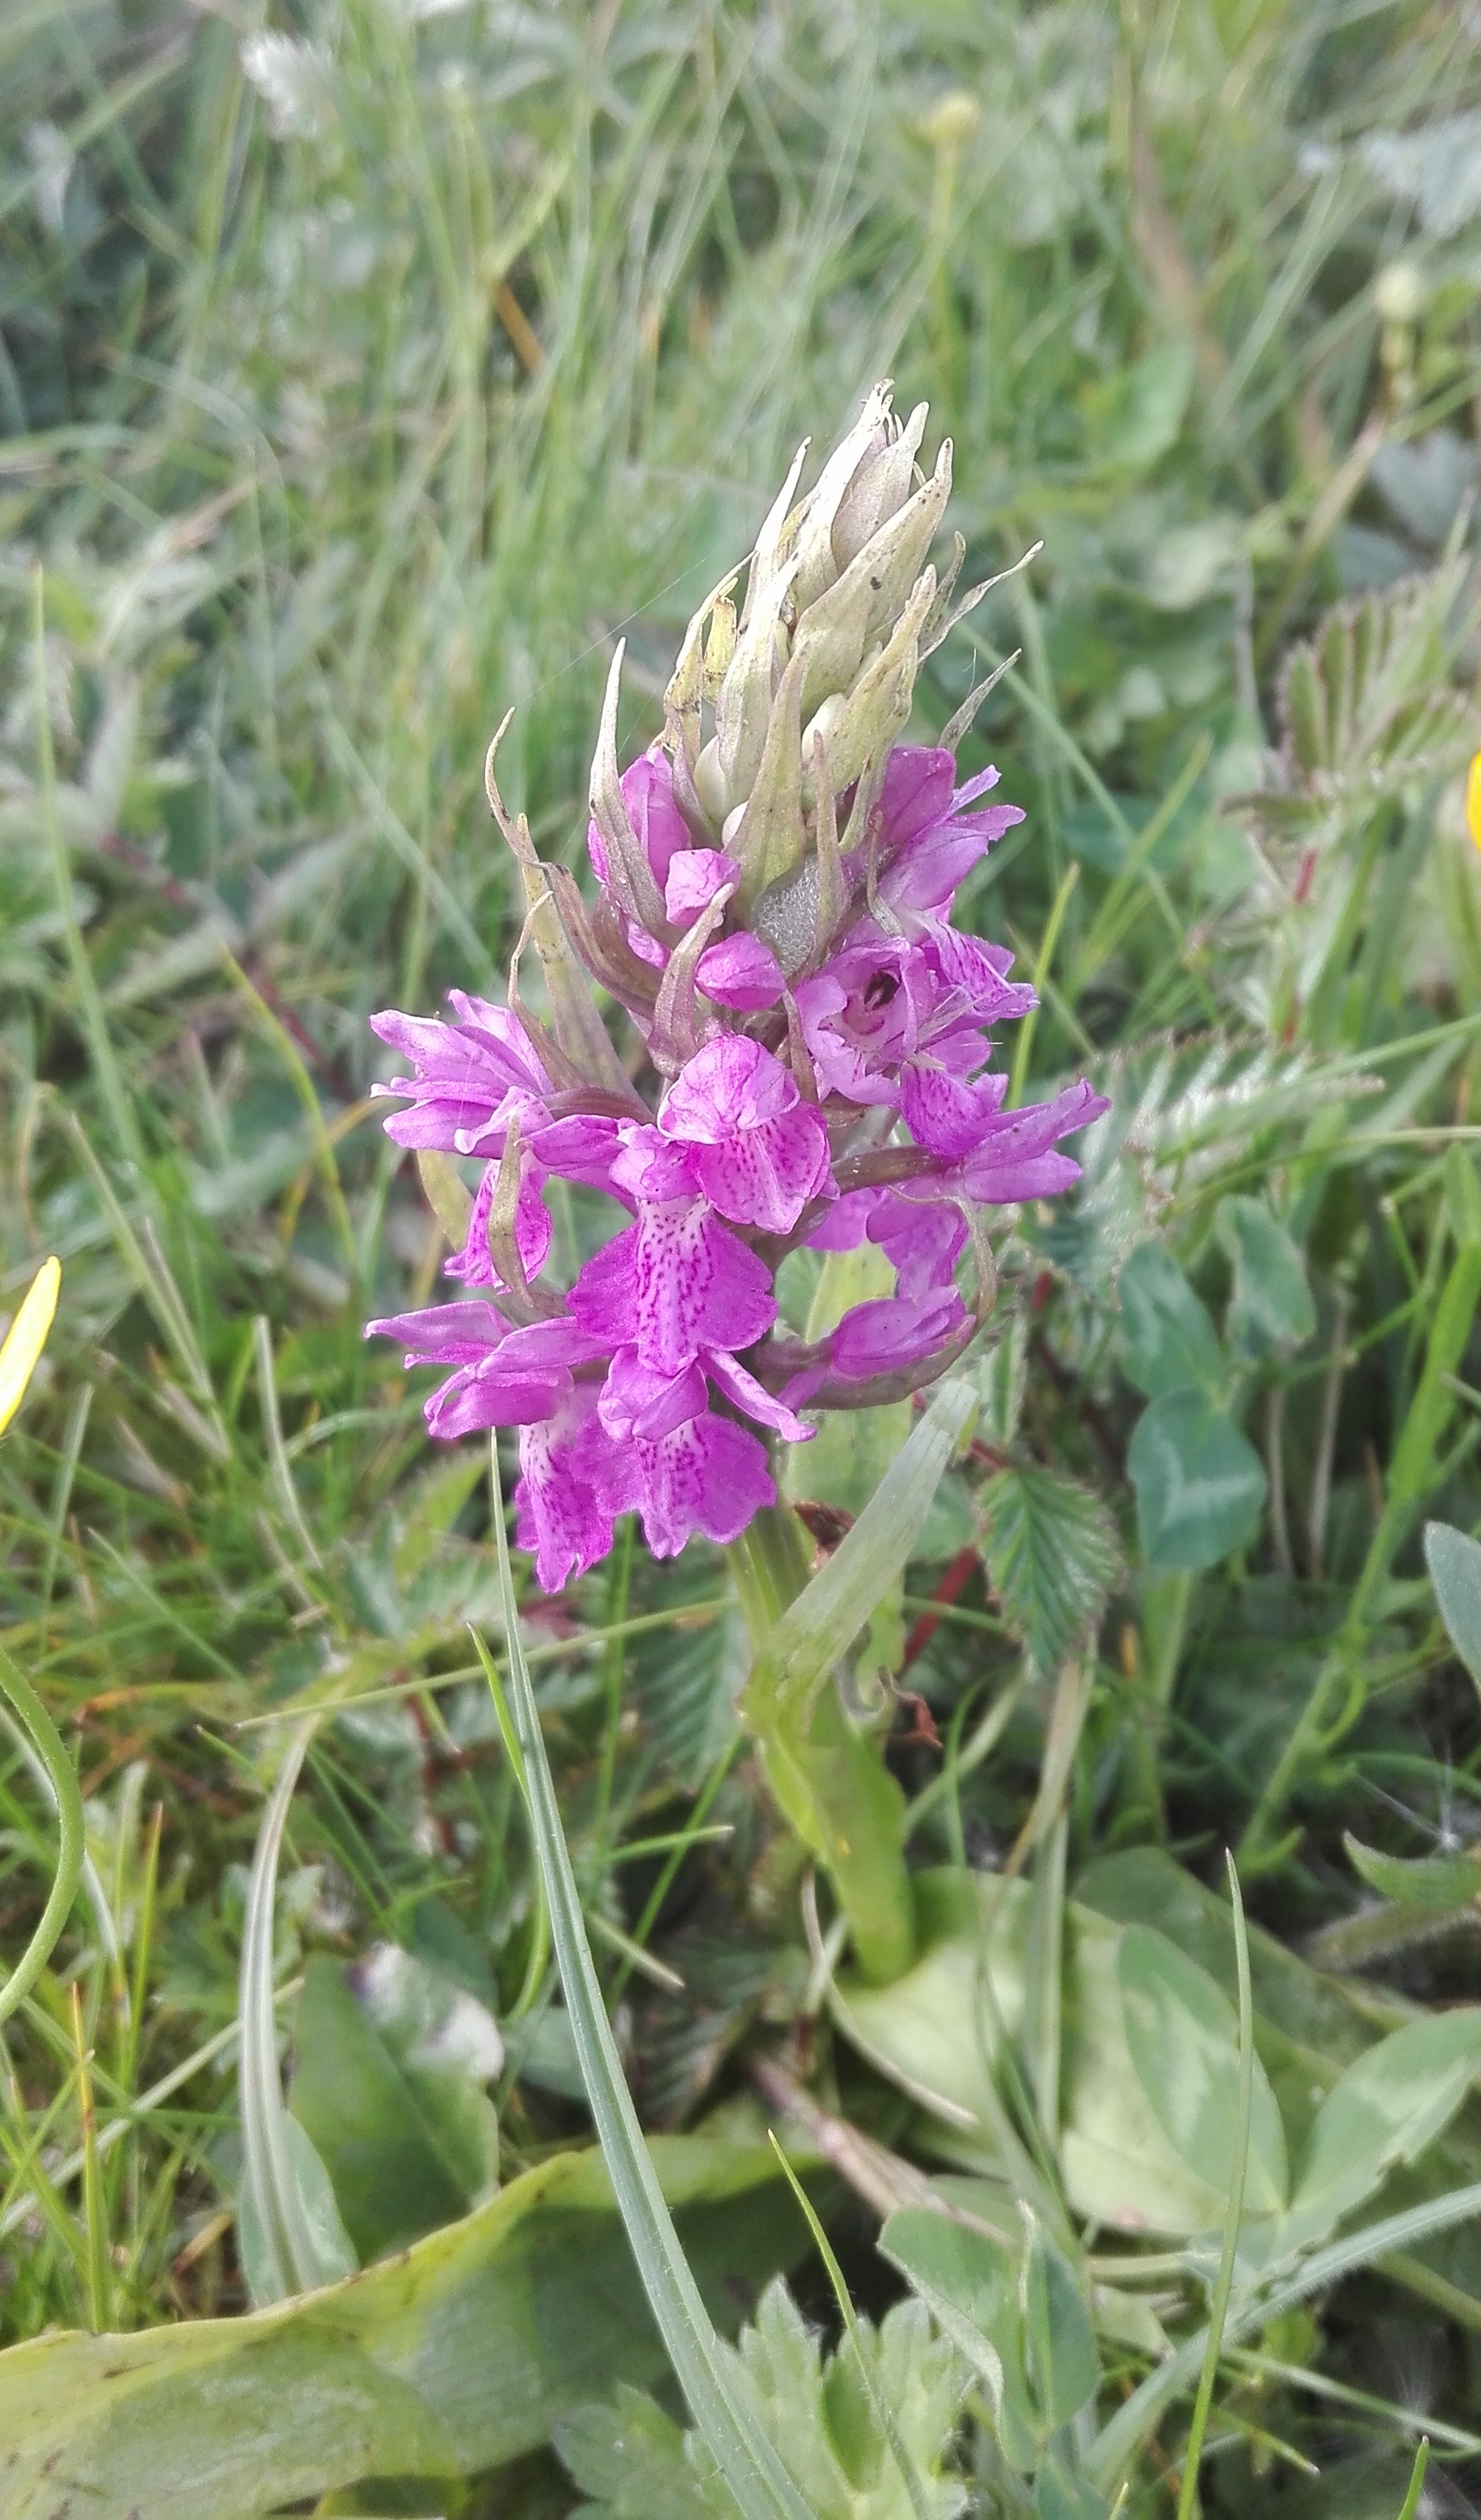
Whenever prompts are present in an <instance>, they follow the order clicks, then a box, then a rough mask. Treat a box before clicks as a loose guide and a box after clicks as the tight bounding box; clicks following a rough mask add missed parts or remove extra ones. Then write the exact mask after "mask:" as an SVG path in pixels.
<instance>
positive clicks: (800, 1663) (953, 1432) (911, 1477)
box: [746, 1382, 975, 1734]
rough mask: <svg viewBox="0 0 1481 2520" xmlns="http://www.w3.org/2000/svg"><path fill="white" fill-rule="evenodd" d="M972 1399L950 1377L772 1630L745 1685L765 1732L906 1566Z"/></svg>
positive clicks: (812, 1684)
mask: <svg viewBox="0 0 1481 2520" xmlns="http://www.w3.org/2000/svg"><path fill="white" fill-rule="evenodd" d="M974 1406H975V1403H974V1397H973V1394H972V1392H971V1390H970V1388H969V1387H968V1385H967V1384H966V1383H964V1382H945V1383H943V1384H942V1386H941V1388H940V1390H939V1391H938V1392H937V1394H936V1396H935V1398H934V1400H933V1401H932V1403H931V1406H930V1408H929V1409H928V1410H927V1412H926V1414H925V1416H924V1417H923V1418H920V1419H919V1421H918V1422H917V1424H916V1425H915V1426H914V1428H913V1429H912V1431H911V1434H910V1437H909V1441H908V1442H907V1443H906V1444H905V1445H904V1446H903V1448H902V1451H901V1452H900V1453H899V1454H897V1456H896V1458H895V1460H894V1461H893V1462H892V1463H891V1464H890V1467H889V1469H888V1471H887V1472H886V1474H885V1476H884V1478H883V1480H882V1481H881V1483H880V1485H879V1487H878V1488H877V1489H876V1491H875V1493H874V1495H873V1496H872V1497H871V1499H870V1500H869V1503H868V1505H867V1506H866V1507H865V1508H864V1510H863V1512H862V1513H861V1514H860V1515H859V1517H858V1519H857V1521H856V1523H855V1525H854V1528H853V1530H852V1531H850V1532H848V1533H846V1534H845V1537H844V1538H843V1540H842V1541H841V1542H840V1543H839V1546H838V1547H837V1549H835V1551H834V1552H833V1554H832V1556H831V1557H830V1558H829V1559H828V1560H827V1562H826V1564H825V1565H823V1566H822V1567H821V1568H820V1569H819V1571H818V1573H817V1574H816V1575H814V1576H813V1578H812V1581H811V1582H810V1584H808V1585H807V1586H805V1588H804V1590H803V1591H802V1592H801V1593H800V1594H799V1595H798V1597H797V1598H796V1600H795V1601H794V1602H793V1603H792V1606H791V1608H790V1609H789V1610H788V1611H787V1612H786V1613H785V1615H784V1617H782V1618H781V1619H780V1620H779V1621H778V1622H777V1625H776V1626H775V1627H774V1628H773V1630H772V1632H771V1635H770V1638H769V1640H768V1642H767V1643H766V1644H765V1645H764V1646H763V1647H762V1649H761V1650H760V1651H759V1652H758V1654H757V1657H756V1662H755V1665H754V1667H753V1669H752V1674H751V1679H750V1681H749V1683H748V1685H747V1689H746V1701H747V1705H748V1707H749V1708H750V1709H752V1710H753V1711H754V1712H758V1713H760V1714H761V1716H762V1718H763V1720H762V1721H761V1722H759V1723H758V1726H757V1729H758V1730H759V1731H763V1732H765V1733H768V1734H769V1733H770V1732H771V1731H772V1730H773V1729H774V1726H773V1721H771V1720H768V1719H770V1718H771V1717H773V1716H774V1713H775V1712H777V1711H780V1710H786V1712H787V1713H788V1715H789V1716H791V1715H801V1714H802V1713H803V1712H804V1711H805V1710H806V1709H807V1708H808V1707H809V1706H810V1703H811V1701H812V1699H813V1698H814V1697H815V1696H816V1693H817V1690H818V1689H819V1688H820V1687H821V1686H822V1683H823V1682H824V1680H825V1679H826V1678H827V1676H828V1674H829V1673H830V1672H831V1671H832V1670H833V1667H834V1665H835V1664H836V1663H837V1662H838V1661H839V1660H840V1658H841V1656H843V1655H844V1654H846V1653H847V1652H848V1650H849V1647H850V1646H851V1645H852V1643H854V1640H855V1638H856V1636H857V1635H858V1633H859V1630H860V1629H861V1628H862V1627H863V1626H864V1625H865V1623H866V1621H867V1620H868V1619H869V1617H870V1616H871V1614H872V1612H873V1611H874V1609H875V1607H876V1606H877V1604H878V1603H879V1602H880V1601H882V1600H883V1599H884V1598H885V1596H886V1594H887V1593H888V1592H889V1589H890V1587H891V1585H892V1584H893V1583H894V1582H895V1580H896V1578H897V1577H898V1576H899V1575H900V1574H901V1573H902V1570H903V1568H904V1566H905V1564H906V1562H907V1560H908V1558H909V1555H910V1552H911V1550H912V1549H913V1548H914V1545H915V1542H916V1539H917V1537H918V1535H919V1533H920V1531H921V1528H922V1526H923V1524H924V1522H925V1519H926V1515H927V1513H928V1512H929V1511H930V1507H931V1500H932V1498H933V1497H934V1496H935V1494H936V1490H937V1486H938V1484H939V1482H940V1480H941V1476H942V1473H943V1471H944V1470H945V1469H946V1467H947V1465H948V1463H949V1461H950V1459H951V1456H952V1454H953V1453H954V1452H955V1450H956V1447H957V1445H958V1444H959V1442H960V1441H961V1438H962V1436H963V1434H964V1433H965V1431H966V1428H967V1425H968V1423H969V1421H970V1419H971V1416H972V1412H973V1408H974Z"/></svg>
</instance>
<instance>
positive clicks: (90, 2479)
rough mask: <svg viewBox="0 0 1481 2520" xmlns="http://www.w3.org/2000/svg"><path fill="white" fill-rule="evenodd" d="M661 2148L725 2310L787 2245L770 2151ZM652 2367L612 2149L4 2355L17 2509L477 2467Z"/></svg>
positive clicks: (666, 2176) (699, 2274)
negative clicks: (157, 2317) (370, 2235)
mask: <svg viewBox="0 0 1481 2520" xmlns="http://www.w3.org/2000/svg"><path fill="white" fill-rule="evenodd" d="M289 2124H290V2126H292V2124H293V2121H292V2120H290V2121H289ZM652 2160H653V2165H654V2169H655V2173H656V2175H657V2177H658V2178H659V2179H660V2180H661V2182H662V2184H663V2190H664V2193H665V2195H666V2196H667V2197H668V2198H669V2199H670V2201H671V2205H672V2207H673V2209H674V2212H675V2214H676V2216H677V2219H678V2228H679V2231H680V2236H681V2239H682V2242H683V2245H684V2249H685V2252H686V2255H687V2257H688V2260H689V2263H690V2265H691V2266H692V2268H693V2270H694V2273H695V2277H696V2280H697V2281H698V2282H699V2284H700V2286H701V2288H702V2290H703V2293H704V2296H705V2299H706V2300H707V2302H708V2303H709V2304H710V2305H711V2307H712V2310H713V2313H714V2316H715V2317H716V2318H720V2319H728V2320H733V2319H734V2318H735V2316H736V2298H737V2293H738V2292H739V2293H740V2294H741V2296H742V2297H744V2294H745V2293H746V2291H747V2290H749V2288H751V2287H752V2286H754V2285H755V2284H756V2283H758V2282H759V2281H761V2280H763V2279H764V2277H765V2276H767V2275H768V2274H769V2273H771V2272H772V2270H773V2269H774V2268H776V2267H777V2266H778V2265H782V2264H784V2263H786V2261H787V2260H788V2258H789V2257H790V2256H791V2255H792V2254H793V2253H794V2251H795V2248H796V2242H797V2209H796V2206H795V2205H794V2203H793V2201H792V2198H791V2196H790V2195H789V2194H788V2192H787V2190H786V2188H785V2187H784V2185H783V2184H782V2182H781V2180H780V2179H779V2177H778V2175H777V2169H776V2163H775V2159H774V2157H773V2155H772V2153H771V2151H770V2149H769V2147H768V2146H766V2145H764V2144H733V2143H725V2142H717V2141H714V2140H710V2139H705V2138H656V2139H655V2141H654V2143H653V2146H652ZM664 2361H665V2357H664V2350H663V2345H662V2342H661V2340H660V2338H659V2336H658V2333H657V2331H656V2330H655V2328H654V2327H653V2325H652V2322H651V2321H650V2319H649V2318H648V2316H647V2313H646V2310H645V2308H644V2304H643V2298H642V2292H641V2289H640V2287H639V2285H638V2282H637V2280H636V2277H635V2275H634V2273H633V2269H632V2260H631V2255H630V2252H629V2250H628V2247H627V2241H626V2237H625V2232H624V2230H623V2226H622V2222H621V2219H620V2217H619V2215H618V2214H617V2212H616V2210H615V2207H614V2202H613V2195H612V2184H611V2182H610V2180H609V2179H608V2177H607V2173H606V2170H605V2168H604V2166H603V2163H602V2160H601V2156H600V2155H599V2154H598V2153H597V2152H596V2151H594V2150H592V2151H589V2152H585V2153H561V2154H557V2155H556V2156H555V2157H554V2158H553V2159H552V2160H549V2161H546V2162H542V2163H541V2164H540V2166H539V2168H538V2169H535V2170H531V2171H527V2172H526V2173H525V2174H524V2175H523V2176H522V2177H521V2178H519V2179H516V2180H514V2181H512V2182H511V2183H510V2184H509V2186H507V2187H506V2188H504V2189H503V2190H502V2191H501V2192H500V2193H499V2194H498V2195H497V2196H495V2197H492V2198H491V2199H490V2200H489V2202H488V2203H487V2204H486V2205H484V2206H481V2207H480V2208H479V2210H478V2212H477V2213H475V2214H471V2215H469V2216H468V2217H467V2218H466V2219H465V2220H464V2221H462V2222H460V2223H454V2224H450V2225H448V2226H446V2227H445V2228H443V2229H441V2230H440V2231H435V2232H433V2233H432V2234H431V2235H430V2236H429V2237H428V2238H427V2239H425V2240H420V2241H418V2242H417V2243H416V2245H415V2246H414V2247H413V2248H411V2249H410V2250H408V2251H407V2252H406V2253H405V2254H404V2255H403V2256H399V2257H396V2258H394V2259H392V2260H390V2261H388V2263H386V2264H385V2265H383V2266H378V2267H371V2268H369V2269H368V2270H367V2271H366V2273H363V2274H360V2275H356V2276H354V2277H353V2278H351V2279H350V2280H349V2281H347V2282H342V2283H339V2284H336V2285H334V2286H332V2287H330V2288H329V2289H327V2290H324V2291H320V2292H316V2293H314V2294H312V2295H310V2296H308V2297H307V2298H306V2299H303V2300H301V2301H295V2302H285V2303H279V2304H275V2305H274V2306H273V2307H272V2308H271V2309H269V2310H265V2311H258V2312H255V2313H254V2314H252V2315H250V2316H249V2317H247V2318H231V2319H212V2320H188V2321H184V2322H182V2323H181V2324H179V2325H177V2326H170V2327H153V2328H147V2329H144V2330H142V2331H141V2332H140V2333H138V2334H136V2335H132V2336H98V2337H93V2336H80V2335H51V2336H45V2337H41V2338H38V2339H36V2340H35V2342H33V2343H31V2344H26V2345H19V2346H13V2347H12V2348H11V2349H10V2351H9V2352H8V2353H4V2354H0V2445H3V2447H0V2462H4V2464H3V2465H0V2475H3V2479H4V2508H5V2515H6V2520H55V2514H56V2512H57V2509H58V2506H59V2505H63V2506H66V2505H67V2503H68V2501H69V2499H70V2501H71V2502H72V2504H73V2505H74V2507H75V2508H76V2509H77V2510H78V2511H86V2512H87V2514H88V2520H132V2515H135V2514H139V2513H144V2514H147V2515H148V2520H257V2515H259V2514H262V2513H266V2512H269V2511H276V2510H279V2509H280V2508H282V2507H284V2506H285V2505H291V2504H294V2503H300V2502H304V2501H312V2500H313V2499H314V2498H316V2497H317V2496H319V2495H322V2494H325V2493H327V2492H329V2491H330V2490H331V2489H332V2488H334V2487H336V2486H347V2485H351V2484H353V2483H355V2482H356V2480H358V2479H360V2478H364V2477H367V2476H375V2475H400V2476H404V2475H407V2474H412V2475H425V2476H442V2477H449V2476H460V2475H471V2474H474V2473H476V2472H477V2471H478V2470H480V2469H483V2468H489V2467H495V2466H498V2465H500V2464H502V2463H503V2462H504V2461H505V2460H507V2459H513V2458H518V2457H521V2456H523V2455H524V2454H525V2453H527V2452H529V2451H532V2450H534V2449H536V2448H538V2446H539V2445H540V2444H541V2443H542V2442H544V2441H546V2440H547V2439H548V2438H549V2435H550V2431H551V2428H552V2426H553V2425H554V2424H555V2423H556V2422H557V2421H558V2419H559V2418H560V2417H561V2416H562V2415H563V2414H565V2413H567V2412H568V2411H569V2410H570V2409H571V2408H573V2407H576V2406H579V2405H580V2404H581V2403H582V2401H583V2400H585V2399H588V2398H591V2397H592V2396H594V2395H595V2394H596V2393H597V2392H599V2391H601V2390H604V2389H610V2388H612V2387H613V2386H614V2385H615V2384H616V2383H618V2382H620V2381H629V2382H647V2381H651V2380H654V2379H656V2378H657V2377H658V2376H659V2374H660V2373H661V2371H662V2370H663V2367H664Z"/></svg>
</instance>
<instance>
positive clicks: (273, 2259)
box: [237, 2111, 359, 2304]
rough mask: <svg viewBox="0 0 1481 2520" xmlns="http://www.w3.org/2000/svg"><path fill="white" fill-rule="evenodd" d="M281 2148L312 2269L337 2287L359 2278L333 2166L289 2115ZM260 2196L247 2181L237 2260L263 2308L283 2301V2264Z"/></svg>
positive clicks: (251, 2292) (241, 2199) (240, 2200)
mask: <svg viewBox="0 0 1481 2520" xmlns="http://www.w3.org/2000/svg"><path fill="white" fill-rule="evenodd" d="M279 2143H280V2145H281V2152H282V2163H283V2173H284V2176H285V2177H286V2178H287V2179H289V2180H291V2181H292V2183H293V2194H294V2213H295V2215H296V2217H297V2218H298V2220H299V2223H300V2225H301V2231H302V2244H303V2247H304V2248H305V2249H306V2251H307V2252H308V2253H309V2260H310V2263H311V2264H312V2265H313V2266H315V2267H317V2268H318V2269H320V2270H321V2271H322V2272H321V2275H320V2280H321V2281H322V2282H325V2283H332V2282H333V2281H334V2280H335V2278H336V2277H337V2276H341V2275H348V2274H353V2273H354V2270H355V2268H356V2266H357V2265H358V2263H359V2261H358V2257H357V2254H356V2250H355V2245H354V2242H353V2240H352V2239H351V2238H350V2236H349V2233H348V2231H347V2228H346V2225H345V2220H344V2217H343V2215H342V2214H341V2212H340V2200H339V2197H338V2196H337V2194H336V2193H335V2186H334V2182H333V2180H332V2179H331V2177H330V2174H329V2166H328V2164H327V2162H325V2161H324V2159H323V2158H322V2156H321V2154H320V2153H319V2150H318V2147H317V2146H316V2145H315V2143H314V2141H313V2139H312V2138H311V2137H310V2136H309V2135H308V2134H307V2132H306V2131H305V2130H304V2128H302V2127H301V2126H300V2124H299V2122H298V2120H297V2118H294V2117H291V2116H290V2115H288V2113H287V2112H286V2111H285V2113H284V2117H283V2123H282V2126H281V2129H280V2130H279ZM259 2194H260V2191H259V2190H258V2189H257V2188H255V2186H254V2185H253V2184H252V2183H251V2182H250V2181H248V2180H244V2181H243V2183H242V2188H241V2192H240V2194H239V2196H238V2198H237V2256H238V2259H239V2261H240V2263H241V2268H242V2276H243V2280H244V2282H245V2283H246V2285H247V2290H248V2293H249V2295H250V2297H251V2298H252V2300H253V2301H254V2302H255V2303H258V2304H260V2303H263V2302H270V2301H280V2300H281V2299H282V2298H283V2292H282V2276H281V2272H280V2261H279V2259H278V2257H277V2254H276V2249H275V2245H274V2240H273V2237H272V2236H271V2235H270V2234H269V2232H268V2231H267V2229H266V2228H264V2226H263V2220H262V2211H261V2205H260V2202H259ZM300 2288H301V2289H303V2287H300Z"/></svg>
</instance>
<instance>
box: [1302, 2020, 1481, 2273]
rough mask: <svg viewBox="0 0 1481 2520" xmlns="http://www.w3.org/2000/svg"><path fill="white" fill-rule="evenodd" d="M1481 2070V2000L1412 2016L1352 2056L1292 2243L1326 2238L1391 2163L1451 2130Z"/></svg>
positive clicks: (1309, 2158) (1310, 2159)
mask: <svg viewBox="0 0 1481 2520" xmlns="http://www.w3.org/2000/svg"><path fill="white" fill-rule="evenodd" d="M1478 2074H1481V2004H1468V2005H1466V2006H1465V2007H1464V2008H1463V2009H1460V2010H1458V2011H1455V2012H1442V2013H1437V2014H1435V2015H1434V2016H1433V2017H1432V2018H1431V2019H1429V2020H1426V2021H1412V2022H1409V2023H1408V2024H1406V2026H1405V2028H1404V2029H1403V2030H1395V2031H1392V2032H1391V2033H1390V2035H1389V2037H1388V2038H1387V2039H1380V2040H1379V2042H1378V2044H1377V2046H1376V2047H1374V2048H1369V2049H1368V2050H1367V2053H1366V2054H1365V2055H1363V2056H1360V2057H1359V2058H1358V2059H1357V2061H1356V2063H1355V2064H1352V2065H1349V2067H1348V2069H1347V2071H1346V2073H1345V2074H1344V2075H1343V2076H1342V2078H1341V2080H1340V2082H1339V2083H1337V2085H1336V2086H1335V2088H1334V2089H1333V2090H1332V2091H1330V2092H1329V2093H1327V2095H1326V2098H1325V2099H1324V2100H1323V2101H1322V2103H1321V2106H1320V2108H1319V2110H1318V2112H1317V2116H1316V2119H1315V2121H1314V2123H1313V2126H1312V2131H1311V2134H1310V2136H1309V2137H1308V2138H1307V2143H1306V2149H1305V2153H1304V2155H1303V2157H1302V2160H1301V2164H1300V2167H1299V2169H1298V2172H1297V2176H1296V2185H1295V2193H1294V2194H1293V2196H1292V2199H1291V2210H1290V2217H1289V2224H1288V2227H1287V2228H1288V2242H1287V2245H1288V2246H1289V2247H1291V2248H1295V2247H1307V2246H1310V2244H1311V2242H1312V2241H1314V2240H1322V2239H1325V2238H1326V2236H1327V2234H1328V2232H1330V2231H1331V2230H1332V2229H1333V2228H1334V2227H1335V2226H1336V2224H1337V2223H1338V2222H1339V2221H1340V2220H1341V2218H1342V2216H1343V2215H1345V2214H1350V2213H1352V2212H1353V2210H1354V2208H1355V2207H1356V2206H1359V2205H1361V2204H1363V2203H1364V2202H1365V2199H1366V2198H1367V2197H1369V2196H1371V2195H1372V2194H1373V2192H1374V2190H1375V2189H1376V2188H1378V2187H1380V2186H1381V2185H1382V2183H1383V2181H1384V2180H1385V2179H1386V2178H1387V2176H1388V2174H1389V2172H1390V2170H1392V2169H1394V2168H1396V2167H1397V2166H1398V2165H1399V2164H1400V2163H1405V2162H1412V2161H1415V2160H1417V2158H1418V2156H1419V2154H1420V2153H1421V2152H1423V2151H1424V2150H1425V2148H1426V2146H1427V2145H1429V2144H1431V2143H1433V2142H1434V2140H1435V2138H1436V2137H1437V2136H1439V2135H1441V2134H1443V2133H1444V2131H1445V2129H1446V2127H1447V2126H1448V2125H1449V2124H1450V2121H1451V2119H1452V2118H1453V2117H1454V2116H1455V2114H1456V2111H1457V2109H1458V2107H1459V2106H1460V2103H1461V2101H1462V2100H1463V2099H1464V2097H1465V2095H1466V2093H1467V2092H1468V2091H1469V2090H1470V2087H1471V2085H1472V2083H1473V2082H1474V2081H1475V2080H1476V2077H1477V2076H1478Z"/></svg>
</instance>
